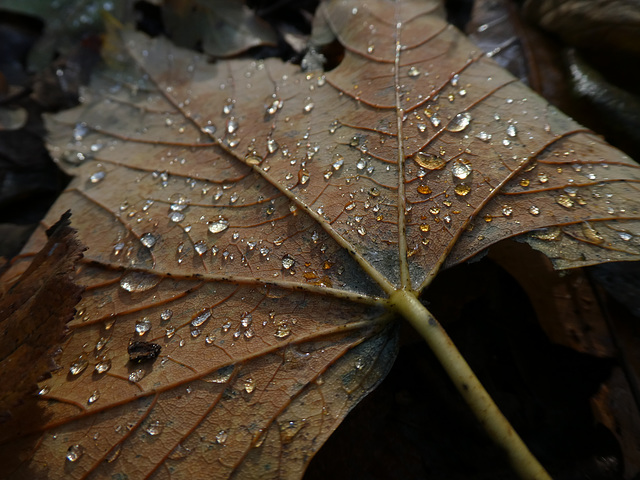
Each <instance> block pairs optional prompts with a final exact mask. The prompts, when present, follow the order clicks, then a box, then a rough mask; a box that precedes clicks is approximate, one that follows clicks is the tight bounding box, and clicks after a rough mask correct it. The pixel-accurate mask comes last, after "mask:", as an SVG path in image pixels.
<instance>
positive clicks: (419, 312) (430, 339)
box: [390, 290, 551, 480]
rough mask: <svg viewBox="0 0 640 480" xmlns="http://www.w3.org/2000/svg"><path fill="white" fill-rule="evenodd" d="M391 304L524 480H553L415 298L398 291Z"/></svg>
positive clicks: (408, 293) (429, 313) (407, 293)
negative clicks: (439, 364)
mask: <svg viewBox="0 0 640 480" xmlns="http://www.w3.org/2000/svg"><path fill="white" fill-rule="evenodd" d="M390 300H391V303H392V305H393V307H394V308H395V309H396V310H397V311H398V312H399V313H400V314H401V315H402V316H403V317H404V318H405V319H406V320H407V321H409V323H410V324H411V325H413V327H414V328H415V329H416V330H417V331H418V332H419V333H420V335H422V337H424V339H425V340H426V341H427V344H428V345H429V347H431V350H432V351H433V353H435V355H436V357H437V358H438V360H439V361H440V363H441V364H442V366H443V367H444V369H445V370H446V372H447V374H448V375H449V377H450V378H451V380H452V381H453V383H454V384H455V386H456V388H457V389H458V391H459V392H460V394H461V395H462V396H463V397H464V399H465V401H466V402H467V404H468V405H469V406H470V407H471V410H472V411H473V413H474V414H475V416H476V418H477V419H478V421H479V422H480V423H481V424H482V426H483V428H484V429H485V431H486V432H487V434H488V435H489V436H490V437H491V438H492V439H493V441H494V442H495V443H496V444H497V445H499V446H500V447H501V448H502V449H503V450H504V451H505V452H506V454H507V455H508V457H509V460H510V462H511V465H512V467H513V468H514V470H515V471H516V472H517V473H518V475H519V476H520V478H522V479H526V480H541V479H545V480H546V479H548V480H551V477H550V476H549V474H548V473H547V472H546V470H545V469H544V467H543V466H542V465H541V464H540V463H539V462H538V460H537V459H536V458H535V457H534V456H533V455H532V454H531V452H530V451H529V449H528V448H527V446H526V445H525V444H524V442H523V441H522V439H521V438H520V437H519V436H518V434H517V433H516V431H515V430H514V429H513V427H512V426H511V424H510V423H509V421H508V420H507V419H506V417H505V416H504V415H503V414H502V412H501V411H500V409H499V408H498V406H497V405H496V404H495V402H494V401H493V399H492V398H491V397H490V396H489V394H488V393H487V391H486V390H485V389H484V387H483V386H482V384H481V383H480V381H479V380H478V378H477V377H476V375H475V374H474V373H473V371H472V370H471V367H469V364H468V363H467V362H466V360H465V359H464V358H463V357H462V355H461V354H460V352H459V351H458V349H457V348H456V346H455V345H454V344H453V342H452V341H451V338H449V336H448V335H447V333H446V332H445V331H444V329H443V328H442V326H441V325H440V324H439V323H438V321H437V320H436V319H435V318H434V317H433V315H432V314H431V312H429V310H427V309H426V308H425V306H424V305H422V303H420V301H419V300H418V299H417V298H416V296H415V294H414V293H413V292H410V291H407V290H398V291H396V292H394V293H393V294H392V295H391V297H390Z"/></svg>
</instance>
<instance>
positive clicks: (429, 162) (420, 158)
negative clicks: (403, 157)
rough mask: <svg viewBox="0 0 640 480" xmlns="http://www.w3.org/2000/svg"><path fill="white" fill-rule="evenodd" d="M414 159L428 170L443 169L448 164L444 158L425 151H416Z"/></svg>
mask: <svg viewBox="0 0 640 480" xmlns="http://www.w3.org/2000/svg"><path fill="white" fill-rule="evenodd" d="M413 159H414V160H415V162H416V163H417V164H418V165H420V166H421V167H422V168H426V169H427V170H442V169H443V168H444V167H445V165H446V164H447V161H446V160H445V159H444V158H442V157H437V156H436V155H431V154H428V153H423V152H418V153H416V154H415V155H414V156H413Z"/></svg>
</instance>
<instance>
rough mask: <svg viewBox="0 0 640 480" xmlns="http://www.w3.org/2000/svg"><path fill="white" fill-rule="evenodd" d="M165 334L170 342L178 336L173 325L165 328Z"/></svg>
mask: <svg viewBox="0 0 640 480" xmlns="http://www.w3.org/2000/svg"><path fill="white" fill-rule="evenodd" d="M164 332H165V335H166V336H167V340H169V339H171V338H173V336H174V335H175V334H176V327H174V326H173V325H169V326H168V327H167V328H165V331H164Z"/></svg>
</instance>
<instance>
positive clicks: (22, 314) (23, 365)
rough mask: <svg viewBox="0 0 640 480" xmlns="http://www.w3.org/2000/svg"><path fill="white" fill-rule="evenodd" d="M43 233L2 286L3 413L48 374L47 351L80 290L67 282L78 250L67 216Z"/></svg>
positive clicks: (0, 408)
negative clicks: (25, 263)
mask: <svg viewBox="0 0 640 480" xmlns="http://www.w3.org/2000/svg"><path fill="white" fill-rule="evenodd" d="M47 233H48V235H49V239H48V241H47V243H46V245H45V247H44V248H43V249H42V250H41V251H40V252H38V253H37V254H36V256H35V257H34V258H33V261H32V262H31V264H30V265H29V268H28V269H27V270H26V271H25V272H24V273H23V274H22V276H21V277H20V278H19V279H18V280H17V281H16V282H15V283H13V284H11V285H7V286H6V290H5V291H4V294H3V296H2V300H0V328H1V329H2V343H1V344H0V378H1V379H2V386H3V387H2V393H1V394H0V412H3V413H4V412H7V411H9V410H10V409H11V408H12V407H14V406H15V405H17V404H18V403H19V402H21V401H22V400H23V399H24V397H25V396H26V395H27V394H28V393H33V392H34V390H35V388H36V382H37V380H38V379H39V378H40V377H42V376H43V375H44V374H45V373H48V372H49V371H50V370H51V367H52V365H53V355H52V354H53V351H54V350H55V349H56V348H58V347H59V345H60V343H61V342H62V339H63V336H64V333H65V330H66V327H65V325H66V323H67V322H68V321H69V320H71V319H72V318H73V315H74V312H75V310H74V307H75V305H76V303H78V301H79V300H80V296H81V294H82V291H83V288H82V287H80V286H78V285H76V284H75V283H74V282H73V280H72V278H71V274H72V273H73V271H74V269H75V265H76V263H77V262H78V261H79V260H80V258H81V257H82V251H83V250H84V247H82V245H81V244H80V243H79V242H78V241H77V240H76V239H75V233H76V231H75V230H74V229H72V228H70V227H69V212H67V213H65V214H64V215H63V216H62V217H61V219H60V220H59V221H58V222H57V223H56V224H55V225H54V226H53V227H51V229H50V230H48V231H47Z"/></svg>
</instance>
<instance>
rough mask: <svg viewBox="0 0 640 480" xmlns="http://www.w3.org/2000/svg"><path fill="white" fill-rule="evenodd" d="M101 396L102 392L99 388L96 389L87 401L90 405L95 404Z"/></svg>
mask: <svg viewBox="0 0 640 480" xmlns="http://www.w3.org/2000/svg"><path fill="white" fill-rule="evenodd" d="M99 398H100V392H99V391H98V390H94V391H93V393H92V394H91V396H90V397H89V398H88V399H87V403H88V404H89V405H92V404H94V403H95V402H97V401H98V399H99Z"/></svg>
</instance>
